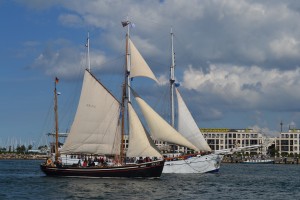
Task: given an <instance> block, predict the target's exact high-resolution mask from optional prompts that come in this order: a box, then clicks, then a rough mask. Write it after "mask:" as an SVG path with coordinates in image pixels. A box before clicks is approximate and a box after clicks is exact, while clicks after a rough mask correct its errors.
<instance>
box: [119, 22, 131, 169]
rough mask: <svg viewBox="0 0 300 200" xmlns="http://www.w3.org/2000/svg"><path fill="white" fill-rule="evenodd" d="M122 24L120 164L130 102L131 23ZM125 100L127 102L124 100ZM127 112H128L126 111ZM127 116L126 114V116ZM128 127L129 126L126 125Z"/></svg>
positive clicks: (122, 159) (122, 156)
mask: <svg viewBox="0 0 300 200" xmlns="http://www.w3.org/2000/svg"><path fill="white" fill-rule="evenodd" d="M121 23H122V26H123V27H127V33H126V49H125V53H126V57H125V69H124V85H123V92H122V93H123V94H122V105H121V109H122V110H121V114H122V130H121V148H120V160H121V164H123V162H124V148H125V145H124V139H125V127H124V126H125V107H127V108H128V105H127V106H125V105H126V104H128V103H129V102H130V53H129V32H130V26H129V24H130V23H131V22H130V21H129V20H128V19H127V20H126V21H122V22H121ZM126 101H127V102H126ZM127 114H128V112H127ZM127 118H128V116H127ZM128 129H129V126H128Z"/></svg>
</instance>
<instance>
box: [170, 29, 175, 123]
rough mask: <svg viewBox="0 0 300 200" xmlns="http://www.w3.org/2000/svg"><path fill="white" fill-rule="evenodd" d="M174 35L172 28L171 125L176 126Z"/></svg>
mask: <svg viewBox="0 0 300 200" xmlns="http://www.w3.org/2000/svg"><path fill="white" fill-rule="evenodd" d="M173 37H174V33H173V30H172V28H171V57H172V62H171V67H170V101H171V126H173V127H174V124H175V122H174V121H175V112H174V84H175V76H174V71H175V53H174V45H173Z"/></svg>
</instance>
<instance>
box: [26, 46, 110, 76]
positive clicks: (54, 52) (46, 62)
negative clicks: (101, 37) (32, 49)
mask: <svg viewBox="0 0 300 200" xmlns="http://www.w3.org/2000/svg"><path fill="white" fill-rule="evenodd" d="M50 43H51V44H52V45H53V44H55V43H57V44H60V43H61V42H57V41H56V42H50ZM64 44H65V45H64V47H63V48H54V47H53V46H52V45H50V46H48V47H47V48H46V49H45V50H44V51H43V52H42V53H41V54H40V55H39V56H38V57H37V58H36V59H35V61H34V62H33V64H32V67H33V68H38V69H42V70H44V71H45V73H46V74H47V75H49V76H59V77H66V78H73V77H78V73H80V71H82V69H85V68H87V57H86V56H87V55H86V52H85V51H80V48H75V47H74V46H69V45H66V42H64ZM90 60H91V66H92V69H93V70H99V69H102V68H103V63H104V62H105V61H106V57H105V56H104V54H103V52H101V51H99V50H93V51H92V52H91V53H90Z"/></svg>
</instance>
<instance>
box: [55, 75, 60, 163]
mask: <svg viewBox="0 0 300 200" xmlns="http://www.w3.org/2000/svg"><path fill="white" fill-rule="evenodd" d="M57 83H58V78H57V77H55V81H54V114H55V162H57V161H58V157H59V153H58V110H57V109H58V106H57V91H56V84H57Z"/></svg>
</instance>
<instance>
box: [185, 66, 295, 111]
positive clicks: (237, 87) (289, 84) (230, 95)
mask: <svg viewBox="0 0 300 200" xmlns="http://www.w3.org/2000/svg"><path fill="white" fill-rule="evenodd" d="M183 86H184V87H185V88H187V89H189V90H192V89H193V90H196V91H198V92H199V93H201V94H206V95H207V96H212V98H217V99H219V101H221V102H223V103H225V104H227V105H231V106H234V107H235V109H237V108H240V109H253V108H256V109H258V108H260V109H271V110H279V109H280V106H282V105H284V104H286V103H287V102H289V103H290V105H288V106H287V105H285V107H290V108H293V107H294V108H297V107H298V102H299V101H300V94H299V93H298V92H295V91H297V90H298V88H299V87H300V68H297V69H296V70H289V71H280V70H277V69H263V68H260V67H258V66H251V67H246V66H231V65H221V64H215V65H213V64H211V65H210V66H209V72H208V73H204V72H203V71H202V70H197V69H195V68H192V67H191V66H190V67H189V69H188V70H186V71H185V72H184V77H183Z"/></svg>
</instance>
